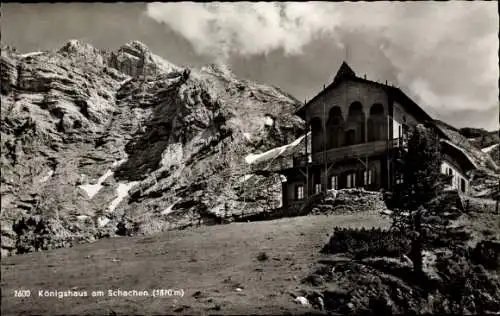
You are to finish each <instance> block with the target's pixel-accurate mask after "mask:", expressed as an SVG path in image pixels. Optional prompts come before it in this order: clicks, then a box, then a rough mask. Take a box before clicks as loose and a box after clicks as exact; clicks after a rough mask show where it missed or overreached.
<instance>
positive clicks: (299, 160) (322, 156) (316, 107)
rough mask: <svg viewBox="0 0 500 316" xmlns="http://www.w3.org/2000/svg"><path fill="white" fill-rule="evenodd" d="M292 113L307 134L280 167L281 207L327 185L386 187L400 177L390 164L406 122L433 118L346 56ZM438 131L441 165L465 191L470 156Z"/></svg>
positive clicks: (295, 203) (425, 121)
mask: <svg viewBox="0 0 500 316" xmlns="http://www.w3.org/2000/svg"><path fill="white" fill-rule="evenodd" d="M296 114H297V115H299V116H300V117H301V118H303V119H304V120H305V122H306V137H307V134H308V133H309V132H310V134H309V135H310V139H309V140H306V142H305V143H306V146H305V148H304V154H303V155H302V156H300V157H295V158H294V161H293V167H291V168H287V169H283V170H281V171H280V173H281V174H282V175H284V176H285V178H286V181H284V182H283V183H282V203H283V204H282V205H283V207H284V208H290V207H300V206H301V205H302V204H303V203H304V202H305V201H307V199H308V198H309V197H310V196H312V195H314V194H316V193H319V192H321V191H325V190H329V189H343V188H357V187H363V188H365V189H367V190H380V189H386V190H390V189H391V187H392V186H393V184H394V183H395V182H397V181H401V180H402V179H399V176H398V175H396V174H395V172H394V170H395V169H396V168H395V164H396V163H397V161H398V159H397V158H398V153H399V152H400V147H401V146H402V145H403V144H405V142H406V141H407V137H408V130H409V127H412V126H416V125H418V124H426V125H431V126H434V125H433V121H434V120H433V119H432V118H431V117H430V116H429V115H428V114H427V113H426V112H425V111H424V110H423V109H422V108H421V107H420V106H418V105H417V104H416V103H415V102H414V101H413V100H411V99H410V98H409V97H408V96H407V95H406V94H405V93H403V92H402V91H401V90H400V89H399V88H396V87H393V86H390V85H387V84H382V83H378V82H374V81H370V80H367V79H364V78H360V77H357V76H356V74H355V73H354V71H353V70H352V69H351V68H350V67H349V65H347V63H345V62H344V63H342V65H341V67H340V69H339V71H338V72H337V74H336V76H335V78H334V80H333V82H332V83H331V84H330V85H329V86H328V87H326V88H324V89H323V90H322V91H321V92H320V93H319V94H318V95H316V96H315V97H314V98H313V99H312V100H310V101H309V102H307V103H306V104H305V105H304V106H303V107H301V108H300V109H299V110H298V111H297V113H296ZM434 127H435V126H434ZM436 128H437V127H436ZM438 135H439V136H440V137H442V142H444V143H445V146H442V147H443V148H445V150H446V153H445V155H443V157H444V158H445V159H446V161H445V162H443V167H442V171H443V172H446V173H450V172H451V171H449V169H452V170H453V171H452V172H453V175H454V179H455V180H454V182H453V183H452V184H453V185H456V188H457V189H462V188H463V189H462V190H461V191H462V192H463V193H467V192H468V187H469V177H468V172H469V171H470V170H471V168H474V166H473V162H471V161H470V159H469V157H467V155H466V154H464V153H463V152H460V150H458V149H457V148H453V146H452V145H450V144H451V143H450V142H448V140H447V139H446V136H445V135H444V134H442V133H439V130H438ZM308 143H309V144H310V146H308V145H307V144H308ZM457 157H458V159H457ZM445 168H446V169H445ZM450 174H451V173H450ZM464 182H465V183H464Z"/></svg>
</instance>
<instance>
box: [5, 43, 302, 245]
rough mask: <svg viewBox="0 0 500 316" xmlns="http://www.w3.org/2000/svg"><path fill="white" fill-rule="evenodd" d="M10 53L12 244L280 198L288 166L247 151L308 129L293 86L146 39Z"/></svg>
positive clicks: (217, 212)
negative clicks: (251, 158) (174, 57)
mask: <svg viewBox="0 0 500 316" xmlns="http://www.w3.org/2000/svg"><path fill="white" fill-rule="evenodd" d="M0 63H1V66H2V74H1V75H2V86H1V88H2V89H1V101H2V105H1V119H2V126H1V129H0V131H1V147H2V152H1V196H2V213H1V220H2V254H14V253H23V252H29V251H38V250H44V249H50V248H56V247H66V246H71V245H73V244H75V243H81V242H90V241H93V240H95V239H98V238H101V237H107V236H115V235H124V234H141V233H144V234H146V233H152V232H157V231H162V230H166V229H173V228H178V227H184V226H188V225H193V224H197V223H204V224H209V223H213V222H217V221H219V220H220V219H221V218H223V217H226V218H229V219H230V218H231V215H234V214H240V213H242V212H261V211H264V210H268V209H269V208H273V207H277V206H279V202H280V194H279V192H280V185H281V184H280V178H279V176H277V175H276V174H273V173H270V174H268V175H251V174H249V173H250V172H251V171H250V170H249V169H248V168H247V167H246V165H245V164H246V162H245V159H244V158H245V157H246V156H247V155H248V154H249V153H260V152H265V151H267V150H269V149H271V148H274V147H278V146H283V145H285V144H287V143H289V142H291V141H293V140H294V139H296V138H297V137H298V136H299V135H301V134H303V130H302V121H301V119H300V118H298V117H296V116H294V115H293V114H292V113H293V112H294V110H295V109H296V108H297V106H298V105H299V102H298V101H297V100H295V99H293V98H292V97H290V96H289V95H287V94H285V93H283V92H281V91H280V90H279V89H277V88H274V87H270V86H266V85H261V84H257V83H254V82H250V81H244V80H238V79H237V78H236V77H235V76H234V74H232V73H231V71H230V70H229V69H228V68H227V67H225V66H220V65H209V66H207V67H204V68H202V69H184V68H181V67H178V66H175V65H173V64H171V63H170V62H168V61H166V60H163V59H162V58H160V57H158V56H156V55H154V54H153V53H151V52H150V51H149V49H148V48H147V47H146V46H145V45H144V44H142V43H139V42H132V43H129V44H126V45H124V46H123V47H121V48H120V49H118V50H117V51H113V52H105V51H101V50H99V49H96V48H94V47H92V46H91V45H89V44H86V43H82V42H79V41H74V40H72V41H69V42H68V43H66V44H65V45H64V46H63V47H62V48H61V49H59V50H58V51H46V52H33V53H28V54H19V53H17V52H16V51H15V50H13V49H10V48H5V49H2V56H1V59H0ZM270 118H272V120H271V121H272V122H271V123H269V122H270Z"/></svg>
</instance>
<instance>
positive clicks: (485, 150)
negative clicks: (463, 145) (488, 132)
mask: <svg viewBox="0 0 500 316" xmlns="http://www.w3.org/2000/svg"><path fill="white" fill-rule="evenodd" d="M499 145H500V144H494V145H491V146H488V147H485V148H482V149H481V151H482V152H483V153H489V152H490V151H492V150H493V149H495V147H497V146H499Z"/></svg>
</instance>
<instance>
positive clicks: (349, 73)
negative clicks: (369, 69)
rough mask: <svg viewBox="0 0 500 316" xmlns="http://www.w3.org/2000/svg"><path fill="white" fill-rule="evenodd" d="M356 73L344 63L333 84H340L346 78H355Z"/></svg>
mask: <svg viewBox="0 0 500 316" xmlns="http://www.w3.org/2000/svg"><path fill="white" fill-rule="evenodd" d="M355 77H356V73H355V72H354V70H352V68H351V67H349V65H348V64H347V63H346V62H345V61H344V62H342V65H340V68H339V70H338V71H337V74H336V75H335V78H333V83H335V82H338V81H340V80H342V79H344V78H355Z"/></svg>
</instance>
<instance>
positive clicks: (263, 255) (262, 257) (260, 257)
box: [257, 251, 269, 261]
mask: <svg viewBox="0 0 500 316" xmlns="http://www.w3.org/2000/svg"><path fill="white" fill-rule="evenodd" d="M268 259H269V256H268V255H267V253H266V252H264V251H262V252H259V254H258V255H257V260H259V261H266V260H268Z"/></svg>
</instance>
